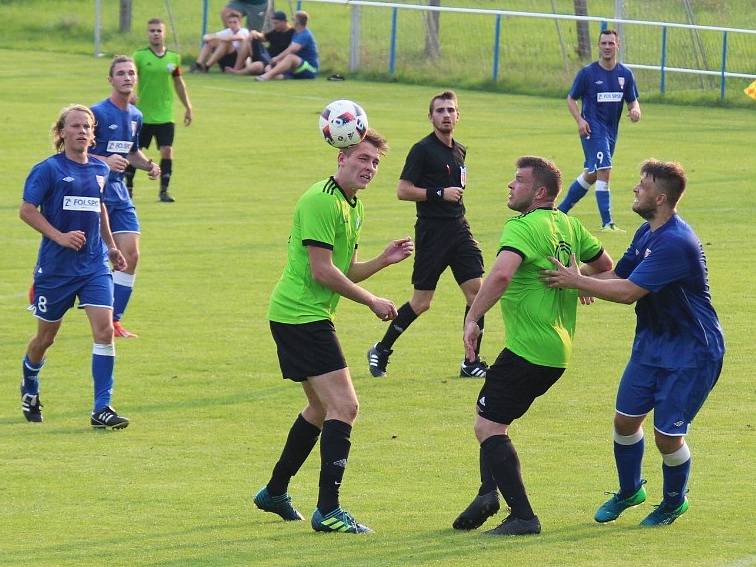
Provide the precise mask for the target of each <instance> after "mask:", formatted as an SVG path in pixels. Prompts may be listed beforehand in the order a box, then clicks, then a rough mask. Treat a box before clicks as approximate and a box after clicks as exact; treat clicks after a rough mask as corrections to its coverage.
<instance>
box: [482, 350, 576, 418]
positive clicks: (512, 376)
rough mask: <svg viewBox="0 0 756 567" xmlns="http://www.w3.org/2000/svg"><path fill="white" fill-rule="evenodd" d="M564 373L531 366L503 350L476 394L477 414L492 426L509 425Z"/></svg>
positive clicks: (553, 368) (536, 365)
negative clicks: (491, 422) (491, 423)
mask: <svg viewBox="0 0 756 567" xmlns="http://www.w3.org/2000/svg"><path fill="white" fill-rule="evenodd" d="M564 370H565V369H564V368H555V367H553V366H539V365H538V364H533V363H532V362H528V361H527V360H525V359H524V358H522V357H521V356H518V355H516V354H515V353H513V352H512V351H510V350H508V349H504V350H503V351H501V354H499V356H498V358H497V359H496V362H494V363H493V365H492V366H490V367H489V368H488V371H487V372H486V381H485V382H484V384H483V388H481V390H480V394H478V415H480V416H481V417H484V418H485V419H488V420H490V421H495V422H496V423H504V424H507V425H508V424H510V423H512V422H513V421H514V420H515V419H517V418H518V417H522V416H523V415H524V414H525V412H526V411H528V408H529V407H530V406H531V404H532V403H533V401H534V400H535V399H536V398H537V397H538V396H540V395H542V394H545V393H546V391H547V390H548V389H549V388H551V387H552V386H553V385H554V383H555V382H556V381H557V380H559V378H560V376H562V374H564Z"/></svg>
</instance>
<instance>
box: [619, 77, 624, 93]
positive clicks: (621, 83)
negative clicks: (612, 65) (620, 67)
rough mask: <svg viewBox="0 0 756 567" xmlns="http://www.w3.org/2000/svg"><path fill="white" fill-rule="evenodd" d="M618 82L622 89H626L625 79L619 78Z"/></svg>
mask: <svg viewBox="0 0 756 567" xmlns="http://www.w3.org/2000/svg"><path fill="white" fill-rule="evenodd" d="M617 81H619V85H620V88H621V89H622V90H624V89H625V77H617Z"/></svg>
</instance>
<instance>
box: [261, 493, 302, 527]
mask: <svg viewBox="0 0 756 567" xmlns="http://www.w3.org/2000/svg"><path fill="white" fill-rule="evenodd" d="M253 501H254V503H255V506H257V507H258V508H259V509H260V510H262V511H263V512H272V513H273V514H278V515H279V516H281V518H283V520H284V521H285V522H296V521H299V520H304V516H302V514H300V513H299V510H297V509H296V508H295V507H294V506H292V505H291V496H289V495H288V494H286V493H284V494H281V495H280V496H272V495H271V494H270V493H269V492H268V487H267V486H263V487H262V488H261V489H260V490H259V491H258V492H257V494H255V497H254V498H253Z"/></svg>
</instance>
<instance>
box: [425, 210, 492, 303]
mask: <svg viewBox="0 0 756 567" xmlns="http://www.w3.org/2000/svg"><path fill="white" fill-rule="evenodd" d="M448 267H451V269H452V273H453V274H454V279H455V280H456V281H457V283H458V284H462V283H464V282H466V281H467V280H471V279H474V278H479V277H481V276H482V275H483V254H482V253H481V251H480V246H479V245H478V243H477V242H476V240H475V239H474V238H473V235H472V232H471V231H470V225H469V224H468V223H467V220H466V219H465V218H464V217H460V218H456V219H417V222H416V223H415V265H414V268H413V269H412V285H413V286H414V287H415V289H419V290H433V289H436V285H437V284H438V279H439V278H440V277H441V274H442V273H444V270H446V268H448Z"/></svg>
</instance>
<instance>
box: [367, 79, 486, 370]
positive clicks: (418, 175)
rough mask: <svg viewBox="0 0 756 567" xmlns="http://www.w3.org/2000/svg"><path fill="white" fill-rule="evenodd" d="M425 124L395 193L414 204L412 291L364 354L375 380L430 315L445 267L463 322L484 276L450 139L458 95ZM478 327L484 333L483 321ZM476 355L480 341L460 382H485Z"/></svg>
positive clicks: (461, 168)
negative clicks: (415, 325)
mask: <svg viewBox="0 0 756 567" xmlns="http://www.w3.org/2000/svg"><path fill="white" fill-rule="evenodd" d="M428 118H429V119H430V121H431V124H432V125H433V132H431V133H430V134H428V135H427V136H426V137H425V138H423V139H422V140H420V141H419V142H417V143H416V144H415V145H414V146H412V149H411V150H410V152H409V154H408V155H407V160H406V162H405V164H404V169H403V170H402V174H401V176H400V179H399V186H398V187H397V190H396V194H397V197H398V198H399V200H401V201H414V202H415V204H416V206H417V223H416V224H415V265H414V269H413V271H412V285H413V286H414V288H415V291H414V293H413V294H412V299H410V300H409V301H408V302H407V303H405V304H404V305H402V306H401V308H400V309H399V314H398V316H397V318H396V319H394V321H393V322H391V323H390V324H389V327H388V329H387V330H386V334H385V335H384V336H383V338H382V339H381V340H380V342H378V343H376V344H375V345H374V346H373V347H371V348H370V350H368V353H367V356H368V366H369V369H370V373H371V374H372V375H373V376H375V377H376V378H377V377H381V376H385V375H386V365H387V364H388V360H389V356H390V355H391V353H392V352H393V351H392V349H391V347H392V346H393V345H394V342H396V340H397V339H398V338H399V335H401V334H402V333H403V332H404V331H406V330H407V328H408V327H409V326H410V325H411V324H412V322H413V321H414V320H415V319H417V318H418V317H419V316H420V315H421V314H423V313H424V312H426V311H427V310H428V309H430V306H431V301H432V300H433V294H434V292H435V291H436V285H437V284H438V280H439V278H440V277H441V274H442V273H443V272H444V271H445V270H446V268H447V267H451V269H452V273H453V274H454V279H455V280H456V281H457V284H459V287H460V289H461V290H462V293H463V294H464V296H465V301H466V307H465V316H466V315H467V311H468V310H469V309H470V305H472V302H473V300H474V299H475V296H476V295H477V293H478V290H479V289H480V285H481V277H482V276H483V255H482V254H481V251H480V247H479V246H478V243H477V242H476V241H475V239H474V238H473V235H472V232H471V231H470V225H469V224H468V223H467V220H466V219H465V204H464V200H463V194H464V191H465V184H466V180H467V179H466V178H467V172H466V169H465V154H466V152H467V150H466V149H465V147H464V146H463V145H462V144H460V143H459V142H457V141H456V140H455V139H454V137H453V136H454V128H455V127H456V125H457V122H459V106H458V103H457V95H456V93H454V92H453V91H444V92H442V93H439V94H437V95H435V96H434V97H433V98H432V99H431V101H430V106H429V109H428ZM463 321H464V317H463ZM478 325H479V326H480V328H481V330H482V329H483V319H482V318H481V319H480V321H478ZM481 337H482V335H481ZM479 355H480V340H479V341H478V344H477V349H476V351H475V359H473V360H470V359H468V358H465V359H464V361H463V362H462V365H461V368H460V373H459V375H460V376H461V377H467V378H485V376H486V370H487V366H486V364H485V363H484V362H483V361H481V360H480V356H479Z"/></svg>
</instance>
